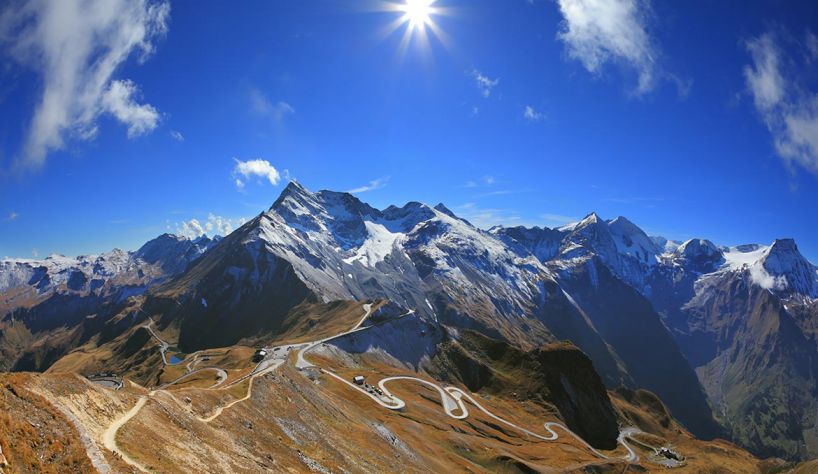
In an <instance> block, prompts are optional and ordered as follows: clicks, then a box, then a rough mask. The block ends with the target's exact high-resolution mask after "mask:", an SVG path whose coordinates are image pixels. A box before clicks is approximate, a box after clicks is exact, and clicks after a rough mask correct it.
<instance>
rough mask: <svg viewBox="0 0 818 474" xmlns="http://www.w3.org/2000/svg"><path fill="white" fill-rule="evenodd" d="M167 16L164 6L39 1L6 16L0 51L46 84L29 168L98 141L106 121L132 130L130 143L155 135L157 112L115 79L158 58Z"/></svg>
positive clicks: (27, 157)
mask: <svg viewBox="0 0 818 474" xmlns="http://www.w3.org/2000/svg"><path fill="white" fill-rule="evenodd" d="M169 13H170V4H169V3H168V2H166V1H150V0H136V1H129V0H61V1H48V0H33V1H29V2H22V1H18V2H15V3H13V5H12V6H11V7H10V8H8V9H7V10H6V11H5V12H4V13H3V14H2V16H0V44H2V45H3V46H4V47H5V49H6V50H7V51H8V53H9V55H10V56H12V57H13V58H15V59H16V60H17V61H18V62H20V63H21V64H23V65H24V66H26V67H29V68H31V69H33V70H34V71H36V72H37V73H38V74H39V75H41V76H42V95H41V96H40V98H39V99H38V101H37V104H36V106H35V109H34V113H33V117H32V121H31V124H30V127H29V130H28V136H27V138H26V142H25V148H24V151H23V156H22V157H21V162H22V163H23V164H26V165H29V166H41V165H42V164H43V163H44V162H45V159H46V155H47V154H48V153H49V152H50V151H53V150H57V149H61V148H63V147H64V146H65V140H66V138H68V137H76V138H79V139H83V140H88V139H92V138H93V137H95V136H96V134H97V133H98V129H97V124H96V122H97V119H98V118H99V116H100V115H102V114H103V113H109V114H111V115H112V116H114V117H115V118H116V119H117V120H119V121H121V122H123V123H124V124H125V125H127V127H128V136H129V137H133V136H137V135H140V134H142V133H146V132H148V131H150V130H152V129H153V128H155V127H156V124H157V122H158V120H159V115H158V112H157V111H156V109H155V108H154V107H153V106H150V105H147V104H145V105H141V104H138V103H136V102H135V101H134V95H135V91H136V86H135V85H134V84H133V83H132V82H130V81H125V80H112V76H113V74H114V72H115V71H116V70H117V69H118V68H119V66H120V65H122V64H123V63H124V62H125V61H126V60H127V59H128V58H129V57H130V56H131V55H133V54H137V55H138V57H137V59H138V60H139V61H144V60H145V59H147V57H148V56H150V54H151V53H153V51H154V44H153V42H154V41H155V40H156V39H158V38H160V37H161V36H163V35H164V34H165V33H166V31H167V20H168V16H169Z"/></svg>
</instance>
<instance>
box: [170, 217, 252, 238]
mask: <svg viewBox="0 0 818 474" xmlns="http://www.w3.org/2000/svg"><path fill="white" fill-rule="evenodd" d="M245 222H247V219H245V218H243V217H240V218H237V219H231V218H227V217H223V216H217V215H215V214H213V213H209V214H208V215H207V219H206V220H203V221H200V220H198V219H190V220H188V221H183V222H179V223H176V225H175V232H176V234H178V235H181V236H184V237H187V238H189V239H195V238H196V237H200V236H202V235H209V236H211V237H213V236H215V235H220V236H226V235H228V234H230V233H231V232H233V230H234V229H235V228H237V227H240V226H242V225H243V224H244V223H245ZM168 230H174V229H173V228H171V226H170V225H168Z"/></svg>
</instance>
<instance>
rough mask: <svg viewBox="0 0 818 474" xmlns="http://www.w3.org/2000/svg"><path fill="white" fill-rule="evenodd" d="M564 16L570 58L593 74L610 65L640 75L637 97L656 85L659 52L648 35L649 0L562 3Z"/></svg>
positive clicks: (563, 37) (562, 34) (561, 34)
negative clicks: (631, 70)
mask: <svg viewBox="0 0 818 474" xmlns="http://www.w3.org/2000/svg"><path fill="white" fill-rule="evenodd" d="M558 4H559V8H560V13H561V14H562V17H563V22H562V27H561V29H560V32H559V33H558V38H559V39H560V40H562V41H563V42H564V43H565V48H566V51H567V53H568V56H569V57H570V58H572V59H575V60H577V61H579V62H581V63H582V65H583V66H584V67H585V69H586V70H587V71H588V72H590V73H592V74H597V75H598V74H601V73H602V70H603V67H604V66H605V65H606V64H607V63H614V64H620V65H623V66H626V67H628V68H630V69H633V71H634V72H635V73H636V75H637V78H638V81H637V87H636V91H635V92H636V93H637V94H644V93H646V92H649V91H651V90H653V88H654V87H655V85H656V76H657V71H656V58H657V56H658V52H657V49H656V46H655V45H654V41H653V39H652V38H651V36H650V34H649V33H648V20H649V18H650V12H651V9H650V3H649V2H648V0H558Z"/></svg>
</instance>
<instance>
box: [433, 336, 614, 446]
mask: <svg viewBox="0 0 818 474" xmlns="http://www.w3.org/2000/svg"><path fill="white" fill-rule="evenodd" d="M427 370H428V371H429V372H430V374H431V375H432V376H433V377H435V378H439V379H442V380H448V381H450V382H452V383H458V382H459V383H462V384H463V385H465V386H466V388H468V389H469V390H470V391H474V392H483V393H488V394H492V395H497V396H505V397H513V398H516V399H517V400H531V401H534V402H535V403H538V404H540V405H542V406H545V407H548V408H552V409H555V410H556V411H557V412H558V413H559V415H560V417H561V418H562V420H563V421H564V422H565V424H566V426H568V427H569V428H570V429H571V430H572V431H574V432H575V433H577V434H578V435H580V436H582V437H583V438H584V439H585V440H586V441H588V442H589V443H590V444H591V445H593V446H595V447H597V448H601V449H613V448H614V447H615V446H616V437H617V435H618V434H619V429H618V427H617V420H616V415H615V412H614V410H613V407H612V405H611V401H610V399H609V398H608V393H607V392H606V390H605V385H604V384H603V383H602V380H601V379H600V377H599V374H597V373H596V370H594V366H593V363H592V362H591V360H590V359H589V358H588V357H587V356H586V355H585V354H584V353H583V352H582V351H580V350H579V349H577V348H576V347H575V346H574V345H573V344H571V343H568V342H560V343H552V344H547V345H545V346H542V347H541V348H538V349H534V350H532V351H528V352H524V351H521V350H519V349H516V348H514V347H513V346H511V345H509V344H507V343H505V342H503V341H499V340H496V339H490V338H488V337H486V336H483V335H481V334H479V333H476V332H472V331H463V332H461V333H460V334H459V336H457V338H456V339H451V340H448V341H447V342H444V343H442V344H441V345H440V350H439V352H438V353H437V354H436V355H435V357H434V358H433V359H432V360H431V361H430V363H429V364H428V366H427ZM543 421H546V420H543Z"/></svg>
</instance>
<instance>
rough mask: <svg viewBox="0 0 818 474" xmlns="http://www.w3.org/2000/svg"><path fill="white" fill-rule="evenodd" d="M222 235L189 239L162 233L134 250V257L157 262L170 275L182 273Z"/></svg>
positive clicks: (151, 262)
mask: <svg viewBox="0 0 818 474" xmlns="http://www.w3.org/2000/svg"><path fill="white" fill-rule="evenodd" d="M220 239H221V237H219V236H216V237H214V238H212V239H211V238H209V237H207V236H205V235H203V236H201V237H198V238H196V239H192V240H191V239H188V238H185V237H181V236H176V235H172V234H162V235H160V236H159V237H157V238H155V239H153V240H151V241H149V242H147V243H145V245H143V246H142V247H140V248H139V250H137V251H136V252H134V257H135V258H137V259H140V260H142V261H144V262H147V263H149V264H157V265H159V266H160V267H161V268H162V270H163V271H164V272H165V273H166V274H168V275H175V274H178V273H181V272H182V271H184V270H185V268H187V266H188V265H189V264H190V262H192V261H194V260H196V259H197V258H199V257H200V256H202V254H203V253H205V252H207V251H208V250H209V249H210V248H211V247H212V246H213V245H215V244H216V242H218V241H219V240H220Z"/></svg>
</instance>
